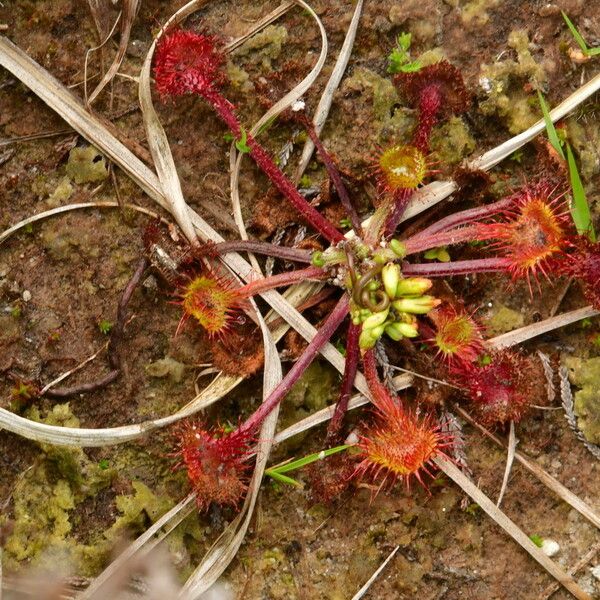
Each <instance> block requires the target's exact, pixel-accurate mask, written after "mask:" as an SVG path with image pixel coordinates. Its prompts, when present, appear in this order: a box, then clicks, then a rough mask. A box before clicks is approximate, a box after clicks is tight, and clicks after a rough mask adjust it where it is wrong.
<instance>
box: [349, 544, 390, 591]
mask: <svg viewBox="0 0 600 600" xmlns="http://www.w3.org/2000/svg"><path fill="white" fill-rule="evenodd" d="M399 548H400V546H396V547H395V548H394V549H393V550H392V551H391V552H390V554H389V556H388V557H387V558H386V559H385V560H384V561H383V562H382V563H381V565H380V566H379V568H378V569H377V571H375V573H373V575H371V577H370V578H369V580H368V581H367V583H365V585H363V586H362V587H361V588H360V590H358V592H356V594H354V596H352V600H360V598H362V597H363V596H364V595H365V594H366V593H367V591H368V589H369V588H370V587H371V586H372V585H373V583H374V582H375V580H376V579H377V578H378V577H379V575H380V573H381V572H382V571H383V570H384V569H385V567H386V565H387V564H388V563H389V562H390V560H392V558H394V555H395V554H396V552H398V549H399Z"/></svg>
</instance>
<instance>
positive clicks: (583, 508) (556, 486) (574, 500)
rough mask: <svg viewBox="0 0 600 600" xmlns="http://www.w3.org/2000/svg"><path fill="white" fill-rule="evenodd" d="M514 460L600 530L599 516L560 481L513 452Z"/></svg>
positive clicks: (483, 430) (462, 412)
mask: <svg viewBox="0 0 600 600" xmlns="http://www.w3.org/2000/svg"><path fill="white" fill-rule="evenodd" d="M454 409H455V410H456V412H457V413H458V414H460V416H461V417H462V418H463V419H465V420H466V421H468V422H469V423H470V424H471V425H472V426H473V427H475V428H477V429H478V430H479V431H480V432H481V433H483V435H485V436H486V437H487V438H489V439H490V440H492V441H493V442H494V443H495V444H497V445H498V446H500V447H501V448H505V447H506V445H505V444H504V442H502V440H501V439H500V438H499V437H497V436H496V435H494V434H493V433H492V432H491V431H489V430H487V429H486V428H485V427H484V426H483V425H480V424H479V423H478V422H477V421H475V419H473V417H471V415H470V414H469V413H468V412H467V411H466V410H464V409H463V408H461V407H460V406H458V405H455V406H454ZM515 458H516V459H517V460H518V461H519V462H520V463H521V464H522V465H523V466H524V467H525V468H526V469H527V470H528V471H529V472H530V473H532V474H533V475H535V476H536V477H537V478H538V479H539V480H540V481H541V482H542V483H543V484H544V485H545V486H547V487H548V488H550V489H551V490H552V491H553V492H554V493H555V494H557V496H559V497H560V498H562V499H563V500H564V501H565V502H566V503H567V504H569V505H571V506H572V507H573V508H574V509H575V510H576V511H577V512H579V513H580V514H581V515H583V516H584V517H585V518H586V519H587V520H588V521H589V522H590V523H592V524H593V525H595V526H596V527H597V528H598V529H600V515H598V514H596V513H595V512H594V510H593V509H592V508H591V507H590V506H589V505H587V504H586V503H585V502H584V501H583V500H582V499H581V498H580V497H579V496H577V495H576V494H574V493H573V492H572V491H571V490H569V489H567V488H566V487H565V486H564V485H563V484H562V483H560V481H558V480H557V479H555V478H554V477H552V475H550V474H549V473H547V472H546V471H544V469H542V467H540V466H539V465H538V464H537V463H536V462H534V461H531V460H529V459H528V458H526V457H525V456H524V455H523V454H520V453H519V452H515Z"/></svg>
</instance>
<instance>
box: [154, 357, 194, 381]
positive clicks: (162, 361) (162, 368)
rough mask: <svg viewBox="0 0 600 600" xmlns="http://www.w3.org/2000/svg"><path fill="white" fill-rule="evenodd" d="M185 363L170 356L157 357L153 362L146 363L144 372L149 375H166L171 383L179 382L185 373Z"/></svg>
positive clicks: (160, 376)
mask: <svg viewBox="0 0 600 600" xmlns="http://www.w3.org/2000/svg"><path fill="white" fill-rule="evenodd" d="M185 368H186V367H185V365H184V364H183V363H180V362H178V361H176V360H175V359H173V358H171V357H170V356H165V358H159V359H158V360H155V361H154V362H153V363H150V364H149V365H146V373H148V375H150V376H151V377H159V378H162V377H168V378H169V379H170V380H171V381H172V382H173V383H181V380H182V379H183V376H184V374H185Z"/></svg>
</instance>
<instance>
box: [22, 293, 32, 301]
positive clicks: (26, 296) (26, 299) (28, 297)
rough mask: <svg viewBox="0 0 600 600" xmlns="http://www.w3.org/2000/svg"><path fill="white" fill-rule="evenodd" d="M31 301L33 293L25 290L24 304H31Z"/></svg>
mask: <svg viewBox="0 0 600 600" xmlns="http://www.w3.org/2000/svg"><path fill="white" fill-rule="evenodd" d="M30 300H31V292H30V291H29V290H25V291H24V292H23V302H29V301H30Z"/></svg>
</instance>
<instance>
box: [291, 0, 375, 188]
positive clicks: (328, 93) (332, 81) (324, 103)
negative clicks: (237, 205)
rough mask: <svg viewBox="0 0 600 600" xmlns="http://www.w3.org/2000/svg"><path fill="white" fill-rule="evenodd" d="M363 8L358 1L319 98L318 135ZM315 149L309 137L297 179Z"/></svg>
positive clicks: (337, 84) (352, 43)
mask: <svg viewBox="0 0 600 600" xmlns="http://www.w3.org/2000/svg"><path fill="white" fill-rule="evenodd" d="M362 8H363V0H359V1H358V2H357V3H356V8H355V9H354V14H353V15H352V20H351V21H350V25H349V27H348V31H347V32H346V37H345V38H344V43H343V44H342V49H341V50H340V53H339V55H338V57H337V60H336V62H335V65H334V67H333V71H332V72H331V76H330V77H329V80H328V81H327V84H326V85H325V89H324V90H323V94H322V95H321V99H320V100H319V104H318V105H317V109H316V110H315V114H314V117H313V125H314V128H315V131H316V133H317V135H319V134H320V133H321V131H322V130H323V126H324V125H325V121H326V120H327V117H328V116H329V110H330V109H331V104H332V102H333V95H334V94H335V91H336V90H337V88H338V86H339V85H340V81H341V80H342V77H343V75H344V72H345V71H346V67H347V66H348V61H349V60H350V55H351V54H352V49H353V48H354V40H355V39H356V32H357V30H358V24H359V22H360V17H361V14H362ZM314 149H315V145H314V144H313V142H312V140H310V138H309V139H307V140H306V143H305V144H304V148H303V149H302V154H301V156H300V161H299V163H298V167H297V169H296V175H295V178H294V179H295V181H300V178H301V177H302V175H303V173H304V171H305V170H306V167H307V166H308V163H309V162H310V159H311V157H312V154H313V152H314Z"/></svg>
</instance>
